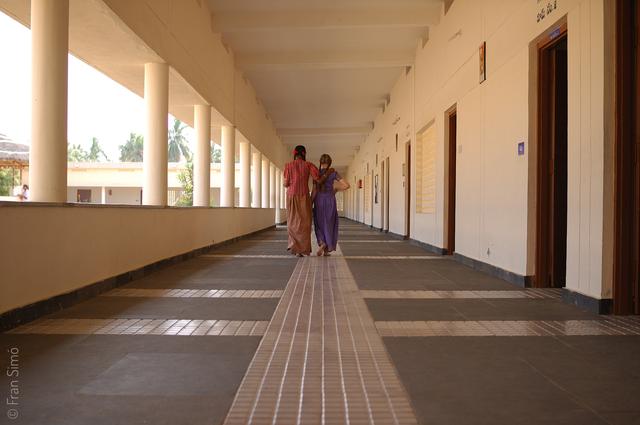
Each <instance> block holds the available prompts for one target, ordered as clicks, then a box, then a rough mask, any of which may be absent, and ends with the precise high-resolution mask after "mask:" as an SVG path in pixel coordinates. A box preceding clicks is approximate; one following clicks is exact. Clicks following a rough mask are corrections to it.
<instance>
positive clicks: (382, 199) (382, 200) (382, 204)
mask: <svg viewBox="0 0 640 425" xmlns="http://www.w3.org/2000/svg"><path fill="white" fill-rule="evenodd" d="M385 165H386V164H385V161H384V160H383V161H382V162H381V163H380V231H382V232H384V230H385V226H384V223H385V221H386V219H387V218H386V212H387V207H386V202H385V192H386V190H385V185H386V181H387V179H386V176H385V170H386V167H385Z"/></svg>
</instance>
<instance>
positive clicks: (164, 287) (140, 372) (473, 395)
mask: <svg viewBox="0 0 640 425" xmlns="http://www.w3.org/2000/svg"><path fill="white" fill-rule="evenodd" d="M0 340H1V341H2V348H3V349H2V352H3V358H2V361H3V363H2V367H3V369H6V370H7V371H10V370H14V369H17V370H19V379H18V380H17V388H18V391H17V392H16V393H15V395H16V400H15V401H16V403H18V406H19V412H20V414H21V416H20V417H19V421H16V422H15V423H21V424H42V423H47V424H61V423H65V424H87V423H91V424H94V425H98V424H109V425H112V424H143V423H153V424H190V425H195V424H244V423H253V424H266V423H270V424H271V423H279V424H295V423H298V424H303V423H314V424H315V423H325V424H342V423H345V424H361V423H362V424H371V423H375V424H394V423H395V424H412V423H420V424H456V425H457V424H474V425H476V424H502V423H505V424H506V423H509V424H514V423H517V424H538V425H539V424H580V425H587V424H620V425H622V424H625V425H629V424H636V423H640V404H639V403H638V398H637V388H640V362H639V361H638V359H639V358H640V319H638V317H637V316H630V317H616V316H598V315H594V314H592V313H588V312H584V311H581V310H579V309H577V308H575V307H572V306H569V305H567V304H564V303H563V302H562V301H561V300H560V292H559V291H558V290H555V289H527V290H521V289H519V288H518V287H516V286H514V285H512V284H509V283H506V282H504V281H501V280H499V279H497V278H494V277H491V276H489V275H486V274H483V273H480V272H477V271H474V270H472V269H470V268H467V267H466V266H464V265H461V264H460V263H458V262H456V261H453V260H452V259H451V258H450V257H446V256H435V255H431V254H429V253H427V252H426V251H425V250H423V249H422V248H420V247H417V246H415V245H413V244H411V243H409V242H406V241H401V240H398V239H394V238H391V237H390V236H387V234H385V233H381V232H378V231H374V230H371V229H370V228H369V227H367V226H363V225H360V224H356V223H354V222H351V221H347V220H343V221H342V222H341V236H340V245H339V249H338V251H337V252H336V253H334V255H333V256H332V257H328V258H318V257H308V258H303V259H297V258H295V257H292V256H289V255H286V229H285V228H283V227H280V226H279V227H278V228H277V229H275V230H267V231H263V232H260V233H257V234H254V235H252V236H250V237H248V238H245V239H242V240H240V241H237V242H235V243H232V244H226V245H223V246H221V247H218V248H216V249H214V250H211V251H209V252H206V253H204V254H203V255H200V256H198V257H196V258H192V259H190V260H187V261H184V262H181V263H176V264H173V265H168V266H166V267H164V268H161V269H159V270H157V271H155V272H153V273H150V274H149V275H147V276H145V277H142V278H140V279H137V280H133V281H132V282H130V283H128V284H126V285H124V286H120V287H118V288H116V289H113V290H111V291H109V292H105V293H103V294H101V295H100V296H97V297H94V298H92V299H89V300H88V301H84V302H82V303H79V304H76V305H75V306H73V307H70V308H67V309H64V310H62V311H60V312H57V313H55V314H50V315H48V316H44V317H42V318H40V319H38V320H37V321H34V322H31V323H28V324H26V325H23V326H19V327H17V328H14V329H12V330H10V331H8V332H6V333H3V334H1V335H0ZM14 353H15V356H14V355H13V354H14ZM3 382H4V384H3V386H4V387H5V388H6V386H7V385H9V381H8V380H7V376H5V378H4V381H3ZM11 394H14V392H12V393H11Z"/></svg>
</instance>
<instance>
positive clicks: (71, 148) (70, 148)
mask: <svg viewBox="0 0 640 425" xmlns="http://www.w3.org/2000/svg"><path fill="white" fill-rule="evenodd" d="M88 158H89V153H87V151H85V150H84V149H83V147H82V146H81V145H80V144H77V145H71V144H67V161H69V162H85V161H86V160H87V159H88Z"/></svg>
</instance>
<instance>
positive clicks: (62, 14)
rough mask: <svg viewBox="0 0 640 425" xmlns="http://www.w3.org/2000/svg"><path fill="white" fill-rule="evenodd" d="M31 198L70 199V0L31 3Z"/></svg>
mask: <svg viewBox="0 0 640 425" xmlns="http://www.w3.org/2000/svg"><path fill="white" fill-rule="evenodd" d="M31 48H32V52H31V58H32V62H31V72H32V73H31V89H32V96H31V115H32V117H31V148H30V151H29V201H36V202H67V81H68V69H67V63H68V59H67V55H68V53H69V0H60V1H49V0H32V1H31Z"/></svg>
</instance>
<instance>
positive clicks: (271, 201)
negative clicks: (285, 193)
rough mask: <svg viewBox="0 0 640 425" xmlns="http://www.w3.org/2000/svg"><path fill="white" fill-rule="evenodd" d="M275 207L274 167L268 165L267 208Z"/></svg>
mask: <svg viewBox="0 0 640 425" xmlns="http://www.w3.org/2000/svg"><path fill="white" fill-rule="evenodd" d="M275 207H276V166H275V165H274V164H269V208H275Z"/></svg>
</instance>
